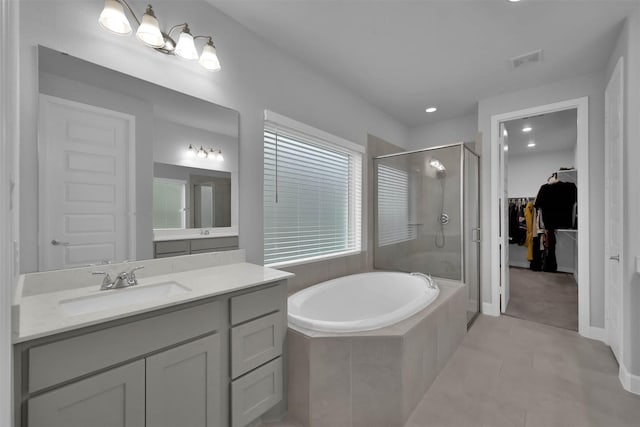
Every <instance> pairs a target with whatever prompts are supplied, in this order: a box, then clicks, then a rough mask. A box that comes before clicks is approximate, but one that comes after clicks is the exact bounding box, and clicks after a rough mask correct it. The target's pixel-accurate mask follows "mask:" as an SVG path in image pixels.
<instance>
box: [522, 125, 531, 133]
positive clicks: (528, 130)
mask: <svg viewBox="0 0 640 427" xmlns="http://www.w3.org/2000/svg"><path fill="white" fill-rule="evenodd" d="M532 129H533V128H532V127H531V126H529V125H527V126H525V127H523V128H522V132H525V133H527V132H531V130H532Z"/></svg>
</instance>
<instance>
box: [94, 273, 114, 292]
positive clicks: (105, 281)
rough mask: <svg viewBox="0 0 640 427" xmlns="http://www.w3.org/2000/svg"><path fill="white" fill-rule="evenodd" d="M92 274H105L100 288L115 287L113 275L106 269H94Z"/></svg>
mask: <svg viewBox="0 0 640 427" xmlns="http://www.w3.org/2000/svg"><path fill="white" fill-rule="evenodd" d="M91 274H92V275H94V276H104V279H103V280H102V286H100V289H102V290H104V289H111V288H112V287H113V282H112V281H111V276H109V273H107V272H106V271H92V272H91Z"/></svg>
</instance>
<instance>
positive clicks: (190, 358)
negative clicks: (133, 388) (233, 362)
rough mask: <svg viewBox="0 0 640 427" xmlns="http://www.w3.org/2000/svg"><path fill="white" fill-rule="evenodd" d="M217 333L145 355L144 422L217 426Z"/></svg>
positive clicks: (218, 400) (148, 423)
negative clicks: (151, 354)
mask: <svg viewBox="0 0 640 427" xmlns="http://www.w3.org/2000/svg"><path fill="white" fill-rule="evenodd" d="M221 351H222V347H221V344H220V335H219V334H216V335H212V336H209V337H205V338H202V339H199V340H197V341H193V342H191V343H188V344H185V345H182V346H180V347H176V348H173V349H171V350H167V351H163V352H162V353H159V354H156V355H154V356H150V357H148V358H147V404H146V407H147V425H148V426H154V427H162V426H167V427H172V426H217V425H218V423H219V414H220V413H221V408H220V403H221V402H220V398H219V394H220V390H221V388H220V387H221V378H220V375H221V372H220V354H221Z"/></svg>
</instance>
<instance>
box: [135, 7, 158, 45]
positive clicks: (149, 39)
mask: <svg viewBox="0 0 640 427" xmlns="http://www.w3.org/2000/svg"><path fill="white" fill-rule="evenodd" d="M136 37H138V39H139V40H140V41H141V42H142V43H144V44H146V45H147V46H151V47H163V46H164V37H163V36H162V33H161V32H160V24H158V20H157V19H156V15H155V14H154V13H153V9H152V8H151V5H149V6H147V11H146V12H145V13H144V15H143V16H142V22H140V26H139V27H138V31H136Z"/></svg>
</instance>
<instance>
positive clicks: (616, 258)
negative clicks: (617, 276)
mask: <svg viewBox="0 0 640 427" xmlns="http://www.w3.org/2000/svg"><path fill="white" fill-rule="evenodd" d="M609 259H610V260H612V261H618V262H620V255H612V256H610V257H609Z"/></svg>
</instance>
